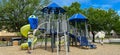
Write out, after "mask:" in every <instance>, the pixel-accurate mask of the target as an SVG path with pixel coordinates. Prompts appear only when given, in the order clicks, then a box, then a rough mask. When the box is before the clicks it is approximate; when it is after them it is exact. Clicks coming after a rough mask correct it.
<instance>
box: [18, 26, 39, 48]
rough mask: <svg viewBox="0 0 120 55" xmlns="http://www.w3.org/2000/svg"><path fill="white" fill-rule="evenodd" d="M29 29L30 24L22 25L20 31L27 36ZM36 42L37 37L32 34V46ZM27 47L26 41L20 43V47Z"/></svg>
mask: <svg viewBox="0 0 120 55" xmlns="http://www.w3.org/2000/svg"><path fill="white" fill-rule="evenodd" d="M29 31H30V24H27V25H24V26H23V27H21V29H20V32H21V34H22V35H23V36H24V37H26V38H27V34H28V32H29ZM36 42H37V37H35V36H33V42H32V46H33V45H34V44H35V43H36ZM27 48H28V43H22V44H21V49H27Z"/></svg>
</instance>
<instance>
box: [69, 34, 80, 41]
mask: <svg viewBox="0 0 120 55" xmlns="http://www.w3.org/2000/svg"><path fill="white" fill-rule="evenodd" d="M69 36H70V37H71V38H76V36H75V35H74V34H71V33H69ZM77 41H78V42H80V37H77Z"/></svg>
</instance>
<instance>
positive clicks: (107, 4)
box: [52, 0, 120, 15]
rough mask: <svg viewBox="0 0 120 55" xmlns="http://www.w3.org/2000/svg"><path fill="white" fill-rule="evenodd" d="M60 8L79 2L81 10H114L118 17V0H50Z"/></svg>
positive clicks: (119, 1) (119, 10)
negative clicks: (91, 8) (90, 8)
mask: <svg viewBox="0 0 120 55" xmlns="http://www.w3.org/2000/svg"><path fill="white" fill-rule="evenodd" d="M52 2H55V3H57V4H58V5H60V6H70V5H71V4H72V3H73V2H79V3H80V4H81V8H82V9H84V8H89V7H91V6H92V7H94V8H101V9H104V10H108V9H109V8H112V9H114V10H115V11H116V12H117V13H118V14H119V15H120V0H52Z"/></svg>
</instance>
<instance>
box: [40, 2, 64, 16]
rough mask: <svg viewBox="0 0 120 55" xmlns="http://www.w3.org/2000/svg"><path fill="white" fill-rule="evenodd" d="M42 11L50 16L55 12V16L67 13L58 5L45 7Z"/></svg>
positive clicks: (53, 4) (52, 4)
mask: <svg viewBox="0 0 120 55" xmlns="http://www.w3.org/2000/svg"><path fill="white" fill-rule="evenodd" d="M41 11H42V12H44V13H48V14H50V13H51V12H54V14H59V13H64V12H66V11H65V10H64V9H63V8H62V7H60V6H59V5H57V4H56V3H51V4H49V5H48V6H47V7H44V8H43V9H42V10H41Z"/></svg>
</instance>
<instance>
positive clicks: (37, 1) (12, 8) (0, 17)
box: [0, 0, 50, 31]
mask: <svg viewBox="0 0 120 55" xmlns="http://www.w3.org/2000/svg"><path fill="white" fill-rule="evenodd" d="M1 1H2V2H1V4H0V7H1V8H2V9H0V22H1V23H0V24H2V25H4V26H6V28H7V29H8V30H9V29H12V30H14V31H19V29H20V28H21V26H23V25H25V24H27V23H28V17H29V16H30V15H32V14H34V15H38V14H39V15H40V14H41V13H40V9H41V8H42V7H43V5H46V4H48V3H49V2H50V1H49V0H1Z"/></svg>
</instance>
